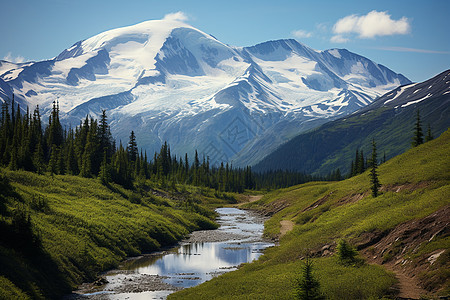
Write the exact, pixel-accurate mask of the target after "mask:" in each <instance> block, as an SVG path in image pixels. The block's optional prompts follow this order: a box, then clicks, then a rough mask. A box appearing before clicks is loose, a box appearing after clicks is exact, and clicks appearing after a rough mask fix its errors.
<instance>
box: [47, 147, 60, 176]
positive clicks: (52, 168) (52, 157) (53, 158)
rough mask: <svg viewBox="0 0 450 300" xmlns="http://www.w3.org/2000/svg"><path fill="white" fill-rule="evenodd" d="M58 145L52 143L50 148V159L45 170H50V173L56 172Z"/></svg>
mask: <svg viewBox="0 0 450 300" xmlns="http://www.w3.org/2000/svg"><path fill="white" fill-rule="evenodd" d="M58 152H59V149H58V147H57V146H56V145H55V144H53V145H52V149H51V150H50V160H49V162H48V167H47V171H48V172H50V174H52V175H53V174H58Z"/></svg>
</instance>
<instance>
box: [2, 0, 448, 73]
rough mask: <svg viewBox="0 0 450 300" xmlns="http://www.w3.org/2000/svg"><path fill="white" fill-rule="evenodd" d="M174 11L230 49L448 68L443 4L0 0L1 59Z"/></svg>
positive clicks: (34, 56)
mask: <svg viewBox="0 0 450 300" xmlns="http://www.w3.org/2000/svg"><path fill="white" fill-rule="evenodd" d="M175 12H182V13H183V15H184V16H186V17H187V18H188V20H187V23H189V24H191V25H192V26H194V27H196V28H198V29H200V30H202V31H204V32H206V33H209V34H212V35H213V36H215V37H216V38H217V39H219V40H220V41H222V42H224V43H227V44H230V45H234V46H251V45H254V44H257V43H260V42H264V41H267V40H275V39H282V38H296V39H297V40H299V41H300V42H302V43H304V44H306V45H308V46H310V47H312V48H314V49H317V50H324V49H330V48H346V49H348V50H350V51H352V52H355V53H358V54H360V55H363V56H365V57H368V58H370V59H372V60H374V61H375V62H377V63H381V64H383V65H385V66H387V67H388V68H390V69H392V70H394V71H395V72H398V73H402V74H404V75H405V76H407V77H408V78H409V79H410V80H412V81H423V80H426V79H428V78H430V77H432V76H434V75H436V74H438V73H440V72H442V71H444V70H446V69H448V68H450V34H449V31H448V28H449V25H448V21H449V18H448V16H449V13H450V1H447V0H427V1H423V0H422V1H416V0H408V1H404V0H395V1H393V0H389V1H385V0H377V1H344V0H341V1H299V0H276V1H273V0H271V1H266V0H259V1H253V0H248V1H242V0H240V1H235V0H228V1H211V0H209V1H187V0H184V1H170V0H166V1H152V0H139V1H138V0H136V1H132V0H129V1H116V0H109V1H103V0H89V1H87V0H39V1H36V0H15V1H12V0H8V1H6V0H0V22H1V27H0V28H1V29H0V32H1V40H2V42H1V43H0V59H2V58H3V59H7V60H10V61H21V60H43V59H49V58H52V57H54V56H56V55H58V54H59V53H60V52H62V51H63V50H64V49H65V48H68V47H70V46H71V45H72V44H74V43H75V42H77V41H79V40H82V39H86V38H89V37H91V36H93V35H96V34H98V33H100V32H102V31H105V30H109V29H113V28H117V27H123V26H127V25H132V24H136V23H139V22H142V21H146V20H151V19H162V18H163V17H164V16H165V15H166V14H169V13H175Z"/></svg>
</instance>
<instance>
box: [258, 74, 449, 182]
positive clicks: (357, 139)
mask: <svg viewBox="0 0 450 300" xmlns="http://www.w3.org/2000/svg"><path fill="white" fill-rule="evenodd" d="M449 106H450V70H446V71H444V72H442V73H440V74H438V75H436V76H435V77H433V78H431V79H429V80H426V81H424V82H420V83H412V84H409V85H403V86H400V87H398V88H397V89H394V90H392V91H390V92H388V93H386V94H385V95H383V96H381V97H379V98H377V99H376V100H375V101H374V102H372V103H371V104H369V105H368V106H366V107H364V108H361V109H360V110H358V111H356V112H354V113H352V114H350V115H348V116H345V117H342V118H340V119H337V120H334V121H331V122H329V123H326V124H324V125H321V126H320V127H317V128H315V129H313V130H311V131H309V132H305V133H301V134H299V135H298V136H296V137H295V138H293V139H291V140H290V141H288V142H286V143H285V144H283V145H281V146H280V147H279V148H278V149H277V150H276V151H274V152H272V153H271V154H269V155H268V156H267V157H266V158H264V159H263V160H261V161H260V162H259V163H258V164H256V165H255V166H254V170H255V171H259V172H263V171H268V170H271V169H272V170H276V169H291V170H296V171H302V172H308V173H314V172H316V173H319V174H327V173H328V172H330V171H331V170H335V169H337V168H339V169H340V170H341V172H342V173H343V174H346V173H347V172H348V170H349V167H350V163H351V160H352V159H353V158H354V153H355V151H356V150H357V149H359V150H363V151H364V152H365V153H366V154H368V153H369V152H370V151H371V149H370V141H371V140H372V139H375V140H376V142H377V147H378V150H379V153H381V155H383V154H385V155H386V157H387V158H388V159H389V158H391V157H394V156H396V155H398V154H400V153H403V152H404V151H405V150H407V149H408V148H410V146H411V137H412V134H413V128H414V122H415V120H416V113H417V110H419V111H420V115H421V121H422V129H423V131H424V132H425V133H426V131H427V127H428V125H430V126H431V130H432V134H433V135H434V136H438V135H440V134H441V133H442V132H444V131H445V130H447V128H448V127H449V126H450V118H449V117H448V111H449ZM325 150H326V151H325ZM288 157H289V160H288V159H286V158H288Z"/></svg>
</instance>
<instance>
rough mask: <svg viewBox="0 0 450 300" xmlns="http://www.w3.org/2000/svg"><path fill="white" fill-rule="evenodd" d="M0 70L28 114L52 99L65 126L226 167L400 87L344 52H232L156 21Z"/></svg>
mask: <svg viewBox="0 0 450 300" xmlns="http://www.w3.org/2000/svg"><path fill="white" fill-rule="evenodd" d="M0 70H1V74H0V79H1V80H3V81H4V82H5V84H3V85H2V86H4V85H6V86H9V87H10V88H11V89H12V91H13V92H14V94H15V95H16V102H17V103H19V104H20V105H21V106H22V107H25V106H26V105H30V106H35V105H36V104H39V106H40V108H41V109H42V110H43V114H46V113H47V112H48V111H49V109H50V108H51V104H52V102H53V101H55V100H59V103H60V112H61V118H62V120H63V121H65V122H66V123H67V124H71V125H72V126H75V125H77V124H78V123H79V120H80V119H81V118H84V117H85V116H86V114H90V115H94V116H98V115H99V114H100V113H101V110H102V109H108V115H109V118H110V120H111V128H112V131H113V134H114V135H116V136H118V138H119V139H121V140H124V141H125V140H127V138H128V136H129V133H130V131H131V130H134V131H135V133H136V135H137V137H138V139H139V140H140V144H141V145H142V146H143V148H144V149H147V150H149V151H150V152H152V151H154V150H157V149H158V148H159V147H160V146H161V144H162V143H163V142H164V141H166V140H167V141H168V142H169V143H170V144H171V145H172V149H173V151H174V153H179V154H181V153H184V152H188V153H189V154H193V152H194V150H195V149H198V150H199V151H200V153H201V154H202V155H204V156H205V157H206V156H209V157H210V159H211V161H212V162H214V163H218V162H219V161H221V160H223V161H228V162H233V163H234V164H235V165H247V164H251V163H252V162H255V161H258V160H259V159H261V158H262V157H263V156H265V155H266V154H268V153H269V151H270V150H272V149H273V147H276V146H278V145H279V144H280V143H282V142H285V141H286V140H287V139H288V138H289V137H291V136H292V135H294V134H295V133H297V128H304V129H309V128H311V126H315V125H317V124H320V123H323V122H325V121H326V120H329V119H333V118H336V117H337V116H339V115H345V114H348V113H351V112H353V111H354V110H356V109H357V108H360V107H362V106H365V105H367V104H369V103H370V102H372V100H373V99H374V98H375V97H376V96H379V95H381V94H383V93H384V92H386V91H388V90H391V89H392V88H394V87H397V86H399V85H401V84H404V83H408V82H409V80H408V79H407V78H406V77H404V76H403V75H401V74H397V73H394V72H393V71H391V70H389V69H387V68H386V67H384V66H382V65H379V64H376V63H374V62H372V61H371V60H369V59H367V58H364V57H362V56H359V55H357V54H354V53H351V52H349V51H348V50H340V49H330V50H325V51H317V50H314V49H312V48H310V47H308V46H306V45H304V44H302V43H299V42H298V41H296V40H294V39H284V40H275V41H267V42H263V43H259V44H257V45H255V46H251V47H234V46H229V45H226V44H224V43H222V42H220V41H218V40H217V39H216V38H214V37H213V36H211V35H209V34H206V33H204V32H202V31H201V30H198V29H196V28H194V27H192V26H190V25H188V24H185V23H183V22H179V21H168V20H151V21H146V22H143V23H139V24H136V25H132V26H128V27H123V28H118V29H112V30H109V31H106V32H103V33H100V34H98V35H95V36H93V37H91V38H88V39H85V40H83V41H79V42H77V43H74V44H73V45H72V46H71V47H69V48H67V49H65V50H64V51H62V52H61V53H60V54H59V55H58V56H56V57H55V58H53V59H50V60H46V61H41V62H35V63H28V64H24V65H9V69H8V67H7V66H6V64H2V65H1V66H0ZM2 86H0V88H1V87H2ZM0 95H2V97H3V100H6V99H7V98H9V97H8V95H9V94H7V93H6V92H5V93H0ZM274 133H276V134H277V135H278V137H277V139H275V140H273V138H272V137H273V134H274ZM180 135H182V136H180ZM254 145H258V146H257V147H256V146H254ZM248 153H251V155H250V156H249V155H248Z"/></svg>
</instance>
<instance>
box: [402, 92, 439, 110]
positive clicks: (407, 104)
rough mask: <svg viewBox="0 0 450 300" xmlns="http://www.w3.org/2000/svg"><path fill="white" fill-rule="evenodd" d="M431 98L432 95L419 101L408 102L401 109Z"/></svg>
mask: <svg viewBox="0 0 450 300" xmlns="http://www.w3.org/2000/svg"><path fill="white" fill-rule="evenodd" d="M432 96H433V95H432V94H428V95H426V96H425V97H423V98H421V99H418V100H414V101H411V102H408V103H406V104H403V105H402V107H407V106H409V105H411V104H415V103H419V102H421V101H423V100H425V99H428V98H430V97H432Z"/></svg>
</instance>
